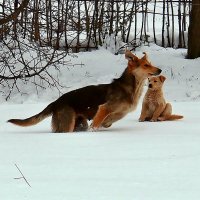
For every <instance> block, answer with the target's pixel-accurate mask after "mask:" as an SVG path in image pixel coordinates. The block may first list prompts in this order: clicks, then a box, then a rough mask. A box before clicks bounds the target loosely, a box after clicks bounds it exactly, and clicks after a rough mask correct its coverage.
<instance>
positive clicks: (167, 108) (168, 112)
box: [158, 103, 172, 121]
mask: <svg viewBox="0 0 200 200" xmlns="http://www.w3.org/2000/svg"><path fill="white" fill-rule="evenodd" d="M171 114H172V105H171V104H170V103H167V104H166V106H165V109H164V111H163V112H162V114H161V115H160V117H158V121H165V120H167V119H168V118H169V117H170V116H171Z"/></svg>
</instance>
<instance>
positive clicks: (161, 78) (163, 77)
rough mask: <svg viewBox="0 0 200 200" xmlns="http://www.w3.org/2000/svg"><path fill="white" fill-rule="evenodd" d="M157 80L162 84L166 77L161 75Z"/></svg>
mask: <svg viewBox="0 0 200 200" xmlns="http://www.w3.org/2000/svg"><path fill="white" fill-rule="evenodd" d="M159 79H160V81H161V82H162V83H163V82H164V81H165V80H166V77H165V76H163V75H160V76H159Z"/></svg>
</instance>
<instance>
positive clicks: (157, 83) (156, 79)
mask: <svg viewBox="0 0 200 200" xmlns="http://www.w3.org/2000/svg"><path fill="white" fill-rule="evenodd" d="M165 80H166V77H165V76H163V75H160V76H152V77H150V78H148V82H149V89H150V90H158V89H160V88H162V86H163V83H164V81H165Z"/></svg>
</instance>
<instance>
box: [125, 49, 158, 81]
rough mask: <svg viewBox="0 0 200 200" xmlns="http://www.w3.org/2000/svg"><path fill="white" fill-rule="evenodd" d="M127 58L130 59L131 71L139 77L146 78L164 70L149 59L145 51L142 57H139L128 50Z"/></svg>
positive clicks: (129, 66)
mask: <svg viewBox="0 0 200 200" xmlns="http://www.w3.org/2000/svg"><path fill="white" fill-rule="evenodd" d="M125 58H126V59H128V70H129V72H130V73H132V74H134V75H135V76H137V77H138V78H139V79H145V78H148V77H150V76H153V75H158V74H160V73H161V71H162V70H161V69H159V68H157V67H155V66H153V65H152V64H151V63H150V62H149V61H148V58H147V54H146V53H144V56H143V57H142V58H138V57H137V56H135V55H134V54H133V53H131V51H129V50H126V52H125Z"/></svg>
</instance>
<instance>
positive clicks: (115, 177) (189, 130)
mask: <svg viewBox="0 0 200 200" xmlns="http://www.w3.org/2000/svg"><path fill="white" fill-rule="evenodd" d="M143 51H146V52H147V53H148V55H149V60H150V61H151V62H152V64H154V65H156V66H158V67H160V68H161V69H162V70H163V72H162V73H163V75H165V76H166V77H167V80H166V82H165V85H164V92H165V97H166V99H167V101H169V102H171V103H172V107H173V113H174V114H180V115H184V119H183V120H179V121H169V122H155V123H153V122H143V123H141V122H138V118H139V115H140V111H141V102H142V98H141V101H140V103H139V105H138V107H137V110H136V111H135V112H133V113H130V114H128V115H127V116H126V117H125V118H123V119H122V120H120V121H119V122H117V123H115V124H113V126H112V127H110V128H108V129H100V130H99V131H97V132H80V133H68V134H54V133H51V127H50V123H51V122H50V118H48V119H46V120H44V121H43V122H41V123H40V124H38V125H36V126H32V127H27V128H23V127H17V126H14V125H12V124H9V123H6V121H7V120H8V119H10V118H16V117H17V118H25V117H29V116H31V115H33V114H36V113H38V112H39V111H41V110H42V109H43V108H44V107H45V106H46V105H47V104H48V103H50V102H51V101H53V100H55V99H56V98H58V96H59V95H60V93H59V92H58V91H57V90H56V89H55V88H47V89H46V90H40V89H38V90H36V89H35V87H34V85H33V84H32V83H31V81H30V82H29V83H26V85H24V84H23V83H22V82H19V88H20V90H21V91H22V92H23V93H24V94H26V95H21V94H19V93H18V92H17V90H13V92H12V95H11V98H10V99H9V101H7V102H6V101H5V97H4V96H3V95H2V96H1V98H0V101H1V105H0V113H1V117H0V125H1V126H0V158H1V161H0V162H1V164H0V188H1V189H0V199H3V200H13V199H15V200H34V199H37V200H40V199H41V200H43V199H48V200H55V199H56V200H57V199H58V200H62V199H69V200H90V199H91V200H94V199H95V200H111V199H115V200H180V199H181V200H186V199H187V200H188V199H192V200H197V199H199V198H200V179H199V176H200V168H199V166H200V145H199V144H200V135H199V133H200V125H199V113H200V80H199V77H200V70H199V64H200V59H199V58H198V59H195V60H187V59H185V56H186V50H185V49H177V50H175V49H170V48H166V49H165V48H161V47H158V46H156V45H151V46H150V47H147V46H143V47H141V48H138V49H137V51H136V52H135V53H136V55H138V56H142V52H143ZM77 55H78V57H74V58H71V57H70V58H66V59H70V62H71V63H72V64H77V63H82V64H83V65H74V66H73V67H67V66H63V67H61V68H60V72H59V74H58V77H59V81H60V83H61V84H62V85H64V86H65V87H63V88H60V91H61V92H62V93H65V92H67V91H70V90H72V89H75V88H78V87H83V86H86V85H88V84H99V83H108V82H110V81H111V80H112V79H113V78H115V77H119V76H120V74H121V73H122V71H123V70H124V68H125V67H126V65H127V61H126V60H125V59H124V55H123V54H121V55H118V56H116V55H113V54H111V53H110V52H109V51H107V50H105V49H103V48H100V50H97V51H93V52H87V53H83V52H82V53H79V54H77ZM51 73H52V74H53V73H55V71H54V70H53V69H52V71H51ZM146 88H147V87H145V89H144V91H145V90H146ZM1 91H2V92H3V91H5V88H1ZM2 94H3V93H2ZM15 164H16V165H17V166H18V167H19V169H20V170H21V172H22V173H23V175H24V176H25V178H26V179H27V181H28V182H29V184H30V185H31V187H29V186H28V184H27V183H26V182H25V180H24V179H23V178H21V177H22V175H21V174H20V172H19V170H18V169H17V167H16V165H15Z"/></svg>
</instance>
